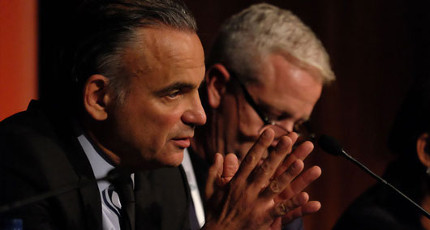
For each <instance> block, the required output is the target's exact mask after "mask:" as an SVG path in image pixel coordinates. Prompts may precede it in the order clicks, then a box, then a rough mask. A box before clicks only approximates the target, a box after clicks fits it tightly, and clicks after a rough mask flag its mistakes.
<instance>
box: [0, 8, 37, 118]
mask: <svg viewBox="0 0 430 230" xmlns="http://www.w3.org/2000/svg"><path fill="white" fill-rule="evenodd" d="M36 97H37V1H36V0H30V1H29V0H0V120H3V119H4V118H6V117H8V116H10V115H12V114H14V113H16V112H18V111H22V110H25V109H26V107H27V104H28V102H29V101H30V99H32V98H36Z"/></svg>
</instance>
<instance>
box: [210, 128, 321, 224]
mask: <svg viewBox="0 0 430 230" xmlns="http://www.w3.org/2000/svg"><path fill="white" fill-rule="evenodd" d="M273 140H274V132H273V131H272V130H270V129H268V130H266V131H265V132H264V133H262V135H261V136H260V137H259V139H258V140H257V142H256V143H255V144H254V145H253V147H252V148H251V149H250V150H249V152H248V153H247V155H246V156H245V158H244V160H243V161H242V162H241V164H240V166H239V162H238V159H237V157H236V156H235V155H234V154H227V155H226V156H225V158H224V157H223V156H222V155H221V154H219V153H218V154H217V155H216V156H215V162H214V164H213V165H212V166H211V168H210V170H209V175H208V181H207V185H206V196H207V199H208V203H207V211H206V213H207V218H206V224H205V226H204V229H281V226H282V224H286V223H288V222H290V221H292V220H293V219H295V218H297V217H300V216H303V215H306V214H310V213H314V212H317V211H318V210H319V209H320V207H321V205H320V203H319V202H318V201H309V195H308V194H307V193H306V192H303V190H304V189H305V188H306V187H307V186H308V185H309V184H311V183H312V182H313V181H315V180H316V179H317V178H318V177H319V176H320V175H321V169H320V168H319V167H318V166H313V167H311V168H309V169H307V170H306V171H305V172H303V173H302V171H303V169H304V163H303V160H304V159H305V158H306V157H307V156H308V155H309V153H310V152H311V151H312V150H313V144H312V143H311V142H309V141H307V142H304V143H302V144H301V145H299V146H298V147H297V148H295V149H294V150H292V149H293V145H294V143H295V142H296V140H297V134H295V133H290V134H288V135H287V136H283V137H281V138H280V140H279V142H278V144H277V145H276V146H275V148H273V149H272V150H270V152H269V154H268V157H267V158H266V159H264V160H262V157H263V154H264V153H265V151H268V149H269V146H270V145H271V143H272V142H273Z"/></svg>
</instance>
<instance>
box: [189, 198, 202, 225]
mask: <svg viewBox="0 0 430 230" xmlns="http://www.w3.org/2000/svg"><path fill="white" fill-rule="evenodd" d="M188 214H189V218H190V227H191V230H199V229H200V225H199V221H198V220H197V215H196V210H195V208H194V202H193V198H192V197H190V207H189V208H188Z"/></svg>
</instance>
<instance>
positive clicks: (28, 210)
mask: <svg viewBox="0 0 430 230" xmlns="http://www.w3.org/2000/svg"><path fill="white" fill-rule="evenodd" d="M76 137H77V134H76V131H74V125H72V124H71V122H70V120H69V119H68V118H67V117H65V116H64V115H62V114H60V113H57V112H55V109H54V108H47V107H45V106H42V105H40V103H38V102H35V101H33V102H31V103H30V105H29V108H28V110H27V111H25V112H22V113H19V114H16V115H14V116H12V117H10V118H7V119H5V120H4V121H2V122H1V123H0V205H4V204H8V203H10V202H13V201H17V200H22V199H24V198H28V197H32V196H34V195H37V194H41V193H45V192H48V191H52V190H57V189H62V188H65V187H70V186H75V185H80V186H81V187H80V188H78V189H72V190H71V191H68V192H65V193H63V194H61V195H57V196H53V197H51V198H47V199H43V200H41V201H39V202H36V203H32V204H30V205H27V206H24V207H22V208H19V209H16V210H12V211H9V212H5V213H0V215H1V218H3V219H11V218H20V219H22V220H23V222H24V229H26V230H27V229H73V230H75V229H91V230H97V229H102V221H101V201H100V194H99V191H98V188H97V184H96V182H95V178H94V174H93V172H92V169H91V165H90V163H89V161H88V159H87V158H86V155H85V153H84V152H83V150H82V148H81V146H80V144H79V142H78V140H77V138H76ZM183 177H184V175H183V173H182V171H181V170H178V169H177V168H171V169H163V170H155V171H153V172H138V173H136V175H135V197H136V202H137V204H136V229H188V225H189V223H188V217H187V213H188V203H189V191H188V186H184V184H182V181H183V180H182V178H183ZM172 180H173V181H176V182H177V183H179V184H177V183H173V184H172V182H169V183H168V185H164V184H163V183H164V182H165V181H172ZM172 186H173V187H174V190H173V187H172ZM160 188H163V189H162V190H161V189H160ZM166 188H167V189H166ZM171 188H172V189H171ZM181 188H182V189H181ZM166 194H169V195H170V196H168V195H166ZM161 220H163V221H161Z"/></svg>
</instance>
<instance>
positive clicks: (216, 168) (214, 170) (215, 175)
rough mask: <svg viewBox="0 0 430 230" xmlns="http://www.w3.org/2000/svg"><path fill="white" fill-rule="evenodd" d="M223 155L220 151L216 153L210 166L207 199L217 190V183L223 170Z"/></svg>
mask: <svg viewBox="0 0 430 230" xmlns="http://www.w3.org/2000/svg"><path fill="white" fill-rule="evenodd" d="M223 161H224V159H223V157H222V155H221V154H220V153H217V154H215V159H214V163H213V165H212V166H211V167H210V168H209V172H208V179H207V181H206V194H205V195H206V199H209V198H210V197H212V195H213V193H214V190H215V183H216V181H217V180H219V179H220V178H221V175H222V171H223Z"/></svg>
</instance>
